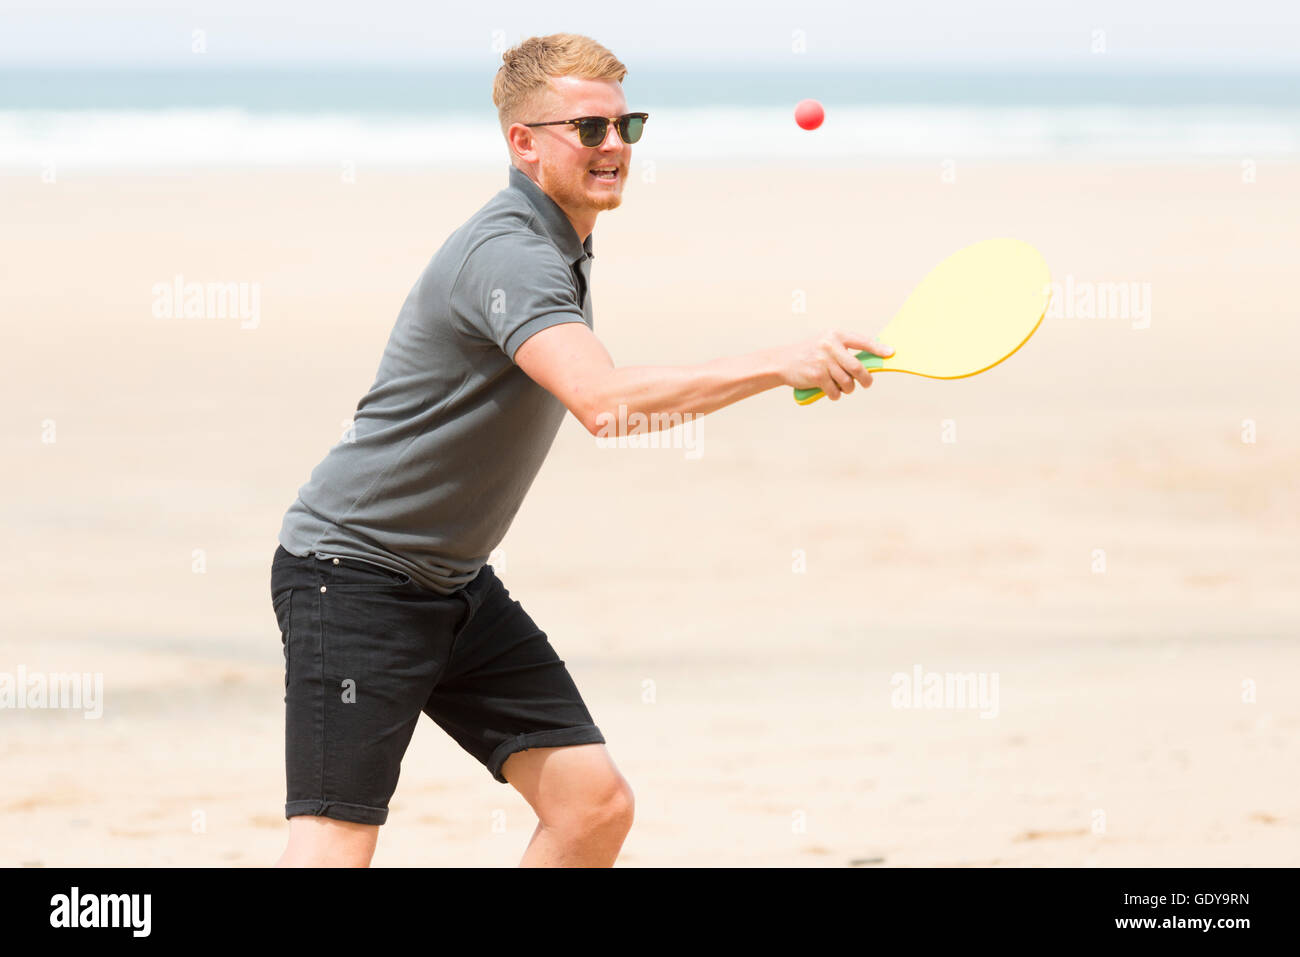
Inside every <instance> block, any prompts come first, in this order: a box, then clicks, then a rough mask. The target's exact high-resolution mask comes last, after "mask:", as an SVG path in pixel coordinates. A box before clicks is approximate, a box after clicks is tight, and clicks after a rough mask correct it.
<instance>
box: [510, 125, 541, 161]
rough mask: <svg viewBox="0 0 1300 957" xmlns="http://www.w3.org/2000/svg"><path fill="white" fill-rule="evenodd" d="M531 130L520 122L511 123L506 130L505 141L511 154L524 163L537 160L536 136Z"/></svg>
mask: <svg viewBox="0 0 1300 957" xmlns="http://www.w3.org/2000/svg"><path fill="white" fill-rule="evenodd" d="M533 132H534V131H533V130H531V129H529V128H528V127H527V126H524V124H522V123H511V124H510V127H509V129H507V130H506V143H507V144H508V145H509V147H510V153H511V155H512V156H518V157H519V158H520V159H521V160H523V161H524V162H525V163H536V162H537V161H538V155H537V138H536V137H535V136H534V135H533Z"/></svg>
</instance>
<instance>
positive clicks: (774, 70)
mask: <svg viewBox="0 0 1300 957" xmlns="http://www.w3.org/2000/svg"><path fill="white" fill-rule="evenodd" d="M492 76H493V72H492V70H491V69H485V70H474V69H446V70H416V69H347V70H339V69H324V68H309V69H294V70H278V69H270V68H255V67H246V68H227V67H222V68H209V67H206V66H195V67H193V68H165V69H81V70H73V69H63V70H54V69H37V68H31V69H0V170H4V171H5V172H6V173H21V171H24V170H26V171H39V170H41V169H44V168H47V167H58V168H61V169H78V168H80V169H87V170H95V169H106V170H111V169H132V168H140V169H149V168H160V167H163V168H165V167H220V166H245V167H249V166H251V167H258V166H320V167H340V166H344V165H347V164H351V165H353V166H354V167H358V168H359V167H367V166H369V167H376V166H446V165H450V166H483V167H493V166H498V165H500V164H501V163H503V162H504V161H505V152H504V143H503V142H502V138H501V133H500V130H499V128H498V125H497V121H496V110H495V108H494V107H493V105H492V95H491V89H492ZM624 90H625V94H626V97H627V102H628V108H629V109H630V110H644V111H646V112H648V113H649V114H650V120H649V122H648V124H647V126H646V133H645V137H644V138H643V140H642V141H641V143H639V144H637V147H636V149H635V153H634V155H635V157H636V161H638V162H644V161H647V160H648V161H651V162H656V163H657V162H660V161H663V162H678V161H689V160H720V161H726V162H728V163H736V164H746V165H752V164H764V163H785V162H812V163H818V162H823V161H825V162H831V163H837V164H838V163H853V162H861V163H888V162H909V161H919V162H926V163H943V162H946V161H949V162H953V163H959V162H964V161H981V160H1028V161H1036V160H1079V161H1093V160H1113V161H1154V162H1164V161H1245V160H1251V161H1260V160H1294V159H1296V158H1300V72H1297V73H1279V72H1273V73H1244V72H1236V73H1227V72H1222V73H1191V72H1179V73H1175V72H1161V73H1154V72H1153V73H1146V74H1143V73H1132V72H1127V73H1116V72H1113V71H1111V70H1109V69H1108V68H1106V67H1105V65H1104V62H1099V63H1098V68H1097V69H1096V70H1095V71H1081V70H1074V71H1072V72H1058V71H1042V72H1027V71H1021V72H1003V73H998V72H989V71H958V70H954V71H950V72H935V71H913V72H907V71H892V72H871V71H849V70H839V71H829V72H815V71H810V70H806V69H801V68H796V67H792V66H784V67H771V68H766V69H750V70H744V71H737V70H731V71H726V72H721V71H713V72H710V71H703V70H699V69H696V68H691V69H684V68H681V69H676V68H675V69H670V68H666V67H660V68H657V69H646V70H640V71H635V72H633V73H630V74H629V75H628V77H627V79H626V80H625V81H624ZM805 98H812V99H817V100H820V101H821V102H822V104H823V105H824V106H825V107H826V121H825V123H824V124H823V125H822V127H821V128H819V129H817V130H815V131H805V130H801V129H800V128H799V127H798V126H797V125H796V124H795V122H794V118H793V111H794V106H795V104H796V103H797V102H798V101H799V100H801V99H805Z"/></svg>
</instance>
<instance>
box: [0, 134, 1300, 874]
mask: <svg viewBox="0 0 1300 957" xmlns="http://www.w3.org/2000/svg"><path fill="white" fill-rule="evenodd" d="M634 169H635V167H634ZM941 173H942V171H941V170H939V169H937V168H930V167H928V166H926V167H920V166H879V167H873V166H859V167H851V168H846V167H840V168H837V167H832V166H819V167H811V166H810V167H806V168H791V167H781V168H764V167H760V166H749V167H739V168H734V169H729V170H728V171H726V174H725V176H723V177H719V175H718V171H717V170H716V169H713V168H706V167H704V166H703V165H700V166H694V167H689V168H685V167H680V166H676V165H673V164H669V163H662V164H659V165H658V168H657V169H656V171H655V177H654V181H652V182H646V181H643V177H641V176H638V175H634V177H633V181H632V182H631V183H630V184H629V185H628V188H627V190H626V192H625V200H624V204H623V207H622V208H620V209H619V210H617V211H613V212H607V213H605V214H603V215H602V217H601V219H600V221H599V222H598V224H597V227H596V232H595V237H594V240H593V243H594V250H595V257H596V258H595V262H594V264H593V271H592V276H593V297H594V298H593V303H594V307H595V327H596V332H597V334H598V335H599V336H600V337H601V339H602V340H603V341H604V343H605V344H606V346H607V347H608V348H609V350H610V352H611V353H612V354H613V356H614V357H615V360H616V361H617V362H618V364H620V365H638V364H681V363H694V362H701V361H705V360H707V359H710V358H714V357H717V356H721V355H728V354H737V353H743V352H749V351H753V350H756V349H760V348H765V347H768V346H772V345H776V344H779V343H783V342H791V341H795V340H797V339H800V338H804V337H807V336H811V335H813V334H815V333H817V332H819V331H822V330H825V329H829V328H840V329H846V330H854V331H862V332H867V333H872V332H875V331H878V329H879V328H880V327H881V326H883V325H884V323H885V322H886V321H887V320H888V318H889V316H890V315H892V313H893V312H894V310H895V309H897V308H898V306H899V305H900V304H901V302H902V301H903V299H904V298H905V297H906V294H907V292H908V290H910V288H911V287H912V286H913V285H914V284H915V283H916V281H918V280H919V279H920V278H921V277H922V276H923V275H924V274H925V273H926V272H927V271H928V270H929V268H930V267H931V266H933V265H934V264H935V263H937V262H938V261H939V260H940V259H942V258H943V257H944V256H946V255H947V254H948V253H950V252H952V251H954V250H956V249H958V248H960V247H961V246H964V245H966V244H968V243H971V242H974V241H977V240H979V239H984V238H988V237H993V236H1002V235H1010V236H1017V237H1019V238H1022V239H1026V240H1028V241H1030V242H1032V243H1034V245H1036V246H1037V247H1038V248H1039V249H1040V250H1041V251H1042V252H1043V254H1044V255H1045V257H1046V259H1047V261H1048V263H1049V265H1050V266H1051V268H1052V272H1053V275H1054V277H1055V278H1057V279H1059V280H1062V281H1063V282H1064V281H1065V279H1066V277H1069V278H1070V281H1071V283H1072V285H1071V287H1070V288H1072V289H1074V290H1076V291H1077V290H1078V289H1080V288H1084V287H1087V286H1089V285H1090V284H1093V285H1095V284H1098V283H1136V284H1138V285H1137V286H1136V287H1134V288H1136V289H1138V290H1139V291H1142V290H1149V293H1150V310H1149V315H1147V316H1145V317H1144V316H1142V315H1137V314H1136V313H1138V312H1140V310H1137V309H1134V308H1132V304H1130V309H1129V310H1128V314H1125V315H1120V316H1106V317H1099V316H1091V317H1089V316H1086V315H1083V316H1080V315H1074V316H1068V315H1061V316H1049V318H1048V319H1046V320H1045V321H1044V323H1043V326H1042V328H1041V329H1040V330H1039V332H1038V333H1037V335H1036V336H1035V337H1034V338H1033V339H1032V340H1031V341H1030V342H1029V343H1028V345H1026V346H1025V347H1024V349H1023V350H1022V351H1021V352H1020V353H1018V354H1017V355H1016V356H1014V357H1013V358H1012V359H1011V360H1010V361H1008V362H1007V363H1006V364H1004V365H1002V366H1000V367H998V368H996V369H994V370H992V371H991V372H989V373H987V374H985V375H982V376H979V377H976V378H973V379H967V380H961V381H955V382H938V381H931V380H925V379H920V378H917V377H913V376H905V375H889V374H884V373H882V374H879V375H877V376H876V384H875V386H874V387H873V388H872V389H871V390H869V391H868V392H865V393H864V392H862V391H861V390H858V391H856V392H855V393H853V394H852V395H849V396H847V397H845V398H844V399H843V400H842V401H840V402H836V403H832V402H829V401H825V400H823V401H821V402H818V403H816V404H815V405H812V406H808V407H800V406H798V405H796V404H795V403H794V401H793V399H792V397H791V394H790V390H788V389H776V390H772V391H771V392H768V393H764V394H763V395H760V396H757V397H754V398H752V399H749V400H747V401H744V402H742V403H740V404H737V405H734V406H731V407H729V408H726V409H723V410H721V411H719V412H717V413H715V414H712V415H709V416H707V417H705V418H704V419H702V420H701V421H700V422H699V423H698V431H697V432H696V433H695V434H694V435H693V437H689V438H693V440H694V448H693V449H690V448H684V447H682V446H684V445H685V444H686V442H685V441H684V439H685V438H688V437H685V436H683V434H682V432H678V433H676V436H677V440H678V441H677V443H676V444H677V447H672V445H673V443H672V442H666V443H663V444H665V445H667V446H669V447H661V448H625V449H611V448H599V447H597V444H596V442H595V440H594V439H593V438H592V437H591V436H590V435H588V434H587V433H586V432H585V431H584V430H583V429H582V427H581V426H580V425H579V424H578V423H577V422H576V421H575V420H574V419H572V418H568V419H566V421H565V423H564V425H563V426H562V428H561V430H560V434H559V436H558V437H557V439H556V442H555V446H554V449H553V451H552V453H551V457H550V459H549V460H548V461H547V463H546V465H545V466H544V468H543V470H542V472H541V474H540V476H539V477H538V479H537V482H536V483H535V485H534V486H533V489H532V491H531V493H530V496H529V499H528V500H527V501H526V502H525V504H524V506H523V509H522V510H521V512H520V514H519V516H518V517H517V519H516V521H515V524H514V526H513V527H512V529H511V530H510V533H509V535H508V536H507V538H506V540H505V542H504V543H503V553H504V559H503V560H502V561H500V562H499V563H498V565H497V568H498V571H499V573H500V575H501V577H502V579H503V580H504V581H505V582H506V584H507V586H508V587H509V589H510V591H511V594H512V595H513V597H515V598H517V599H519V600H520V601H521V602H522V603H523V605H524V607H525V608H526V609H528V611H529V612H530V613H531V614H532V616H533V617H534V618H535V619H536V620H537V621H538V623H539V624H540V625H541V627H542V628H544V629H545V630H546V631H547V633H548V635H549V636H550V639H551V641H552V643H553V644H554V645H555V647H556V648H557V650H558V651H559V653H560V655H561V657H563V658H564V659H565V660H566V662H567V663H568V665H569V668H570V670H571V672H572V674H573V675H574V677H575V679H576V680H577V683H578V685H579V688H580V689H581V690H582V693H583V695H584V698H585V699H586V701H587V703H588V705H589V707H590V708H591V710H592V712H593V715H594V716H595V719H596V722H597V723H598V724H599V726H600V727H601V729H602V730H603V731H604V733H605V736H606V738H607V739H608V742H609V744H608V746H609V749H610V752H611V754H612V755H613V757H614V760H615V761H616V763H617V764H618V766H619V768H620V770H621V771H622V772H623V773H624V775H625V776H626V777H627V778H628V780H629V782H630V783H631V785H632V788H633V790H634V792H635V794H636V802H637V806H636V823H635V825H634V827H633V830H632V832H631V834H630V836H629V837H628V840H627V842H626V844H625V845H624V852H623V855H622V857H621V858H620V865H622V866H664V865H688V866H715V865H741V866H756V865H782V866H851V865H854V864H857V865H858V866H886V867H888V866H915V865H945V866H963V865H988V864H997V865H1047V866H1127V865H1171V866H1184V865H1272V866H1277V865H1296V864H1300V746H1298V745H1297V740H1298V739H1300V735H1298V734H1297V732H1300V699H1297V696H1296V695H1295V694H1294V693H1293V690H1288V688H1289V687H1290V686H1291V685H1293V683H1294V680H1295V677H1296V674H1297V669H1298V668H1300V599H1298V597H1297V582H1298V581H1300V534H1298V533H1300V519H1298V518H1297V516H1298V515H1300V493H1298V491H1297V488H1298V486H1297V481H1296V476H1297V474H1298V473H1300V416H1298V415H1297V406H1298V404H1300V403H1298V401H1297V400H1298V399H1300V385H1298V384H1297V383H1298V382H1300V380H1297V378H1296V376H1295V367H1296V363H1295V356H1296V354H1297V349H1298V348H1300V332H1298V331H1297V323H1296V319H1297V317H1298V316H1300V309H1298V308H1297V305H1296V294H1295V268H1296V263H1297V262H1300V231H1297V230H1296V227H1295V224H1296V223H1297V222H1300V170H1298V169H1296V168H1295V166H1294V165H1293V164H1292V165H1290V166H1288V165H1286V164H1266V163H1260V164H1259V166H1258V170H1257V176H1256V178H1255V181H1254V182H1243V176H1242V168H1241V167H1240V166H1239V165H1238V164H1235V163H1228V164H1204V165H1197V166H1192V165H1187V166H1168V165H1157V164H1134V165H1126V166H1097V165H1093V166H1071V165H1066V164H1057V165H1034V164H1023V165H1013V164H1002V165H987V166H966V165H959V166H958V168H957V169H956V176H955V181H953V182H945V181H944V178H943V177H942V175H941ZM505 179H506V168H505V162H504V160H503V162H502V166H501V168H500V169H499V170H495V171H445V172H430V171H415V170H413V171H405V172H396V171H380V170H370V171H368V170H364V169H363V170H360V171H359V172H358V174H357V177H356V182H355V183H345V182H342V181H341V179H340V177H339V176H338V175H337V174H336V173H333V172H330V171H321V170H315V171H302V170H296V171H295V170H272V171H263V172H253V171H195V172H185V173H182V172H170V171H169V172H160V173H158V174H156V175H152V174H148V173H143V172H137V173H130V174H127V173H122V174H112V175H109V174H100V175H94V176H80V175H77V174H76V173H75V172H71V171H67V172H60V174H59V179H58V181H57V182H55V183H42V182H41V181H40V179H39V178H38V177H36V176H31V177H25V178H15V177H12V176H10V177H5V178H0V208H3V209H4V210H5V215H4V216H3V217H2V218H0V263H3V266H2V267H0V269H2V270H3V277H4V278H3V287H4V300H5V307H4V308H5V313H6V325H7V328H9V329H10V330H11V332H10V337H11V339H12V340H13V341H14V342H15V343H16V344H17V345H18V349H16V350H11V352H13V353H14V356H13V359H12V361H11V363H10V366H9V368H8V370H7V374H6V375H5V376H4V381H3V385H2V386H0V388H3V389H4V395H5V402H4V407H5V411H6V415H5V416H4V420H3V421H4V425H3V428H4V439H5V466H6V467H5V470H4V472H5V482H6V486H7V494H6V495H5V496H4V498H3V503H2V504H0V508H2V509H3V513H4V527H5V529H6V531H7V534H8V539H9V546H8V547H7V548H6V549H5V550H4V553H3V556H0V563H2V567H3V579H4V581H5V584H6V588H5V595H6V617H7V620H8V627H7V628H6V629H5V631H4V633H3V636H0V672H15V671H16V669H17V668H18V667H19V666H20V665H21V666H23V667H25V668H26V669H27V671H28V672H37V671H40V672H72V671H75V672H87V673H102V675H103V689H104V690H103V714H102V717H99V718H97V719H87V718H85V717H83V716H82V714H80V713H78V712H75V711H67V710H53V709H46V710H21V711H19V710H14V711H0V721H3V735H2V736H0V740H2V741H3V745H2V750H0V754H2V755H3V758H2V759H0V780H3V781H4V784H3V785H0V811H2V812H3V813H0V864H3V865H29V866H39V865H44V866H69V865H127V866H149V865H180V866H190V865H202V866H208V865H218V866H260V865H264V864H268V863H271V862H273V861H274V860H275V859H276V858H277V857H278V856H279V854H280V852H281V851H282V850H283V847H284V842H285V839H286V836H287V832H288V823H287V822H286V821H285V819H284V814H283V806H284V797H285V795H284V738H283V722H284V714H283V707H284V706H283V700H282V697H283V691H282V686H283V670H282V669H283V657H282V652H281V646H280V638H279V633H278V630H277V628H276V623H275V619H274V617H273V614H272V611H271V602H270V594H269V576H270V561H271V556H272V553H273V551H274V549H275V547H276V539H275V536H276V533H277V531H278V529H279V525H280V520H281V516H282V515H283V513H284V511H285V509H286V508H287V507H288V505H289V504H290V502H291V501H292V500H293V498H294V496H295V494H296V491H297V489H298V487H299V486H300V485H302V484H303V483H304V482H305V481H306V479H307V477H308V474H309V473H310V471H311V469H312V467H313V466H314V465H315V464H316V463H317V462H318V461H319V460H320V458H321V457H322V456H323V455H324V454H325V452H326V451H327V449H328V448H329V447H330V446H331V445H332V444H333V443H334V442H336V441H338V440H339V438H340V436H341V435H342V432H343V429H344V425H345V423H346V421H347V420H348V419H349V418H350V416H351V414H352V411H353V410H354V409H355V406H356V402H357V400H358V399H359V398H360V396H361V395H362V394H363V393H364V391H365V390H366V388H367V387H368V386H369V385H370V383H371V381H372V380H373V377H374V374H375V370H376V368H377V367H378V362H379V357H380V353H381V351H382V349H383V346H384V344H385V342H386V340H387V337H388V334H389V331H390V330H391V328H392V324H393V321H394V319H395V317H396V315H397V311H398V309H399V307H400V306H401V304H402V301H403V300H404V298H405V297H406V294H407V292H408V291H409V290H410V288H411V285H412V284H413V282H414V281H415V279H416V278H417V276H418V275H419V273H420V271H421V269H422V268H423V267H424V265H425V264H426V263H427V262H428V260H429V258H430V257H431V256H432V255H433V254H434V252H435V251H436V250H437V248H438V247H439V245H440V244H441V243H442V241H443V240H444V239H445V238H446V236H447V235H448V234H449V233H450V232H451V231H452V230H453V229H455V228H456V227H457V226H459V225H460V223H462V222H463V221H464V220H465V219H466V218H467V217H468V216H469V215H470V214H471V213H472V212H473V211H474V210H476V209H477V208H478V207H479V206H480V205H482V203H483V202H485V201H486V200H487V199H488V198H489V197H490V196H491V195H492V194H493V193H494V192H496V191H497V190H498V189H500V188H502V187H503V186H504V185H505ZM177 275H181V276H183V277H184V280H185V281H198V282H217V281H221V282H247V283H250V284H257V287H256V288H257V289H258V291H259V294H260V299H259V309H260V312H259V315H258V318H257V321H256V323H255V324H254V323H252V322H247V323H245V322H241V321H240V320H239V319H238V318H233V317H232V318H215V317H213V318H203V319H184V318H158V317H155V316H154V315H153V312H152V304H153V301H154V293H153V291H152V290H153V288H154V286H155V284H158V283H163V284H170V283H172V282H173V280H174V277H176V276H177ZM1143 284H1146V285H1143ZM800 298H802V300H803V302H804V303H806V309H805V311H802V312H801V311H797V310H796V308H795V307H796V306H797V304H798V302H799V300H800ZM1139 301H1140V297H1139V300H1135V302H1139ZM1072 302H1074V300H1072ZM1075 304H1076V306H1078V307H1079V309H1083V308H1084V306H1083V305H1082V304H1081V301H1079V302H1076V303H1075ZM1076 311H1077V310H1076ZM245 325H249V326H252V327H251V328H244V327H243V326H245ZM51 438H52V439H53V441H49V440H50V439H51ZM917 669H920V670H921V672H922V673H937V674H946V673H953V674H957V673H975V674H981V675H983V676H985V678H986V679H987V680H989V681H990V682H991V681H993V680H994V679H995V678H996V681H997V685H996V688H997V697H996V708H993V707H985V708H983V709H978V708H971V707H943V708H930V707H897V706H895V705H896V704H898V702H897V701H895V700H893V695H894V693H895V684H896V683H895V681H894V677H895V676H896V675H903V676H907V677H909V678H910V677H911V676H912V675H913V674H914V673H915V671H916V670H917ZM534 824H535V818H534V816H533V815H532V812H531V810H530V809H529V808H528V806H527V805H526V803H525V802H524V801H523V799H522V798H521V797H520V796H519V795H518V794H517V793H516V792H515V791H514V789H513V788H510V787H509V786H505V785H501V784H499V783H497V782H495V781H493V780H492V779H491V778H490V777H489V775H488V774H487V772H486V771H485V770H484V769H483V768H482V766H481V765H479V764H478V763H477V762H476V761H475V760H474V759H473V758H472V757H470V756H469V755H468V754H466V753H465V752H463V751H461V750H460V749H459V747H458V746H457V745H456V744H455V743H454V742H453V741H452V740H451V739H450V738H447V737H446V736H445V735H444V734H443V733H442V732H441V731H440V729H438V728H437V727H436V726H435V725H433V724H432V722H429V721H427V720H424V719H422V720H421V724H420V726H419V728H418V730H417V731H416V734H415V738H414V740H413V742H412V745H411V748H410V750H409V752H408V754H407V759H406V761H405V763H404V765H403V770H402V776H401V781H400V783H399V785H398V789H397V793H396V795H395V797H394V799H393V801H392V804H391V814H390V817H389V823H388V824H387V825H386V826H385V827H384V828H383V829H382V832H381V834H380V840H379V847H378V851H377V853H376V855H375V859H374V863H375V865H376V866H406V865H463V866H511V865H513V864H515V863H517V861H518V859H519V856H520V855H521V854H522V852H523V849H524V846H525V845H526V843H527V841H528V838H529V837H530V835H531V833H532V830H533V827H534Z"/></svg>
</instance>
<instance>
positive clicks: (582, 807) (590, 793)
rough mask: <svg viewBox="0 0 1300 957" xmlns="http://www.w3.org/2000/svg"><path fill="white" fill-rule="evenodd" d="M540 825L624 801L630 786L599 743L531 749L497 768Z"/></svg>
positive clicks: (628, 796)
mask: <svg viewBox="0 0 1300 957" xmlns="http://www.w3.org/2000/svg"><path fill="white" fill-rule="evenodd" d="M502 772H503V773H504V774H505V776H506V780H508V781H509V782H510V783H511V784H512V785H513V786H514V788H515V790H516V791H518V792H519V793H520V794H521V795H522V796H523V798H524V800H525V801H527V802H528V803H529V805H530V806H531V807H532V809H533V811H534V812H536V814H537V818H538V820H539V821H541V822H542V823H543V824H546V825H552V824H558V823H562V822H563V821H564V819H565V817H566V815H579V816H580V815H581V814H583V813H584V812H585V811H587V810H590V809H592V808H599V807H607V806H610V805H612V804H615V803H617V802H619V801H629V800H630V795H631V788H630V787H629V786H628V783H627V781H626V779H625V778H624V777H623V775H622V774H621V773H620V772H619V770H618V768H617V767H615V765H614V760H613V758H612V757H610V754H609V751H608V750H606V748H605V745H603V744H583V745H576V746H573V747H564V748H535V749H532V750H528V751H518V752H516V753H514V754H512V755H511V756H510V757H509V758H508V759H507V760H506V762H505V765H504V766H503V767H502Z"/></svg>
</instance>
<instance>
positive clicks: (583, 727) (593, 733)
mask: <svg viewBox="0 0 1300 957" xmlns="http://www.w3.org/2000/svg"><path fill="white" fill-rule="evenodd" d="M604 743H605V736H604V735H603V734H601V733H600V728H598V727H596V726H595V725H594V724H580V725H578V726H576V727H573V728H554V729H552V730H550V731H529V732H528V733H527V734H517V735H515V736H514V737H513V738H511V739H510V740H509V741H503V742H502V743H501V744H499V745H497V747H496V750H494V751H493V752H492V757H490V758H488V771H489V772H491V774H492V777H494V778H496V779H497V780H498V781H500V782H501V783H502V784H509V783H510V782H509V781H507V780H506V779H505V777H503V776H502V774H501V766H502V765H503V764H505V763H506V758H508V757H510V755H512V754H514V753H515V752H516V751H527V750H529V749H530V748H562V747H567V746H568V745H573V744H604Z"/></svg>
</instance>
